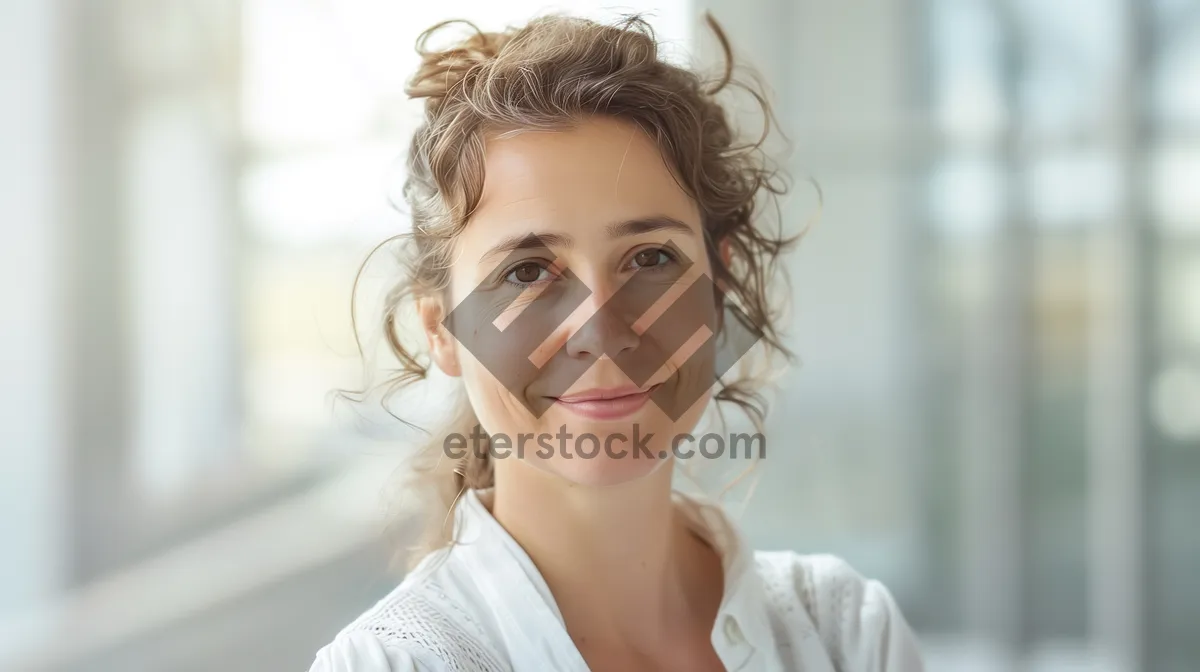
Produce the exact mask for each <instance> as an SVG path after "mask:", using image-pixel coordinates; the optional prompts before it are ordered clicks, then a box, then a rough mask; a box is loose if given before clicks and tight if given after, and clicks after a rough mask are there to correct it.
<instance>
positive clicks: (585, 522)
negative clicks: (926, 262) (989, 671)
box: [312, 17, 921, 672]
mask: <svg viewBox="0 0 1200 672" xmlns="http://www.w3.org/2000/svg"><path fill="white" fill-rule="evenodd" d="M709 23H710V26H711V27H712V28H713V30H714V32H715V33H716V35H717V37H718V38H719V41H720V42H721V44H722V46H723V47H724V50H725V55H726V63H727V66H726V69H725V72H724V74H723V76H722V77H721V78H720V79H719V80H718V81H717V82H715V83H714V84H713V85H707V84H706V83H705V82H704V81H702V80H701V78H700V77H699V76H697V75H696V74H695V73H692V72H690V71H688V70H686V69H682V68H679V67H675V66H672V65H670V64H667V63H666V62H664V61H663V60H662V59H661V58H660V55H659V53H658V50H657V48H656V44H655V41H654V39H653V34H652V32H651V31H650V29H649V28H648V26H647V25H646V24H645V23H644V22H642V21H641V20H640V19H636V18H632V19H628V20H625V21H623V22H622V23H620V24H617V25H601V24H598V23H595V22H591V21H587V20H581V19H572V18H564V17H544V18H540V19H537V20H534V21H533V22H531V23H529V24H528V25H526V26H524V27H522V28H520V29H513V30H509V31H507V32H503V33H482V32H478V31H476V32H475V33H474V34H472V35H471V36H470V37H468V38H466V39H465V41H462V42H461V43H459V44H457V45H455V46H453V47H452V48H448V49H444V50H435V49H430V48H428V47H427V45H428V38H429V36H430V35H431V34H433V33H434V32H435V31H436V30H438V29H440V28H441V27H442V26H441V25H439V26H435V27H434V28H433V29H431V30H430V31H427V32H426V34H425V35H424V36H423V37H422V40H421V41H420V42H419V43H418V51H420V53H421V54H422V57H423V62H422V65H421V67H420V69H419V71H418V72H417V74H416V75H415V77H414V78H413V80H412V82H411V84H410V89H409V92H410V95H412V96H414V97H418V98H424V99H425V101H426V102H425V105H426V108H425V109H426V113H425V123H424V125H423V126H422V127H421V128H420V129H419V130H418V131H417V133H416V137H415V138H414V142H413V145H412V149H411V152H410V156H409V177H408V182H407V183H406V190H405V196H406V200H407V202H408V205H409V206H410V207H411V210H412V217H413V225H414V226H413V232H412V234H411V236H407V237H406V242H407V243H408V245H409V246H408V248H407V249H408V251H409V252H410V253H411V256H410V257H409V258H408V260H409V262H410V263H409V266H408V271H407V274H406V277H405V278H403V279H402V282H401V284H400V286H399V287H398V288H397V291H394V292H392V294H391V295H390V298H389V305H388V309H387V311H386V314H385V321H384V322H385V327H386V333H387V335H388V341H389V343H390V345H391V347H392V348H393V350H394V351H395V353H396V354H397V355H398V357H399V359H400V361H401V363H402V364H403V366H404V370H403V371H402V374H401V378H400V379H399V381H398V382H399V383H402V384H403V383H407V382H411V381H412V380H416V379H420V378H423V377H424V376H425V374H426V372H427V371H428V369H427V367H428V366H434V365H436V366H437V367H438V368H439V369H440V370H441V371H442V372H444V373H445V374H447V375H449V376H452V377H456V378H459V379H461V383H462V390H463V393H464V394H463V397H464V398H463V400H462V403H461V407H460V409H459V412H458V414H457V415H456V416H455V421H454V424H453V425H452V426H451V427H449V428H447V430H446V431H445V432H443V433H441V434H435V435H434V438H435V439H436V441H435V442H434V444H433V445H431V446H430V447H429V448H428V449H427V452H426V459H427V464H426V467H425V468H423V469H421V470H420V471H419V474H420V476H419V478H420V479H423V480H422V481H421V482H422V483H423V484H425V485H428V486H431V487H432V489H433V490H434V491H436V492H437V493H438V494H439V497H437V498H434V500H432V501H434V502H436V504H437V505H436V506H434V507H433V514H434V518H433V521H432V523H431V526H430V532H431V535H432V536H431V537H430V540H429V541H430V544H429V545H428V547H427V548H426V549H425V550H424V551H422V552H421V553H419V554H417V555H416V556H415V558H416V563H415V567H414V568H413V569H412V571H410V572H409V574H408V576H407V577H406V578H405V579H404V581H403V583H402V584H401V585H400V586H399V587H398V588H396V589H395V590H394V591H393V592H392V593H391V594H390V595H388V596H387V597H386V598H384V599H383V600H381V601H380V602H379V603H378V604H377V605H376V606H374V607H373V608H372V609H370V610H368V611H367V612H366V613H365V614H363V615H362V616H361V617H360V618H359V619H357V620H356V621H355V622H354V623H352V624H351V625H349V626H348V627H346V628H345V629H344V630H343V631H342V632H341V633H339V634H338V635H337V637H336V638H335V639H334V640H333V641H332V642H331V643H329V644H328V645H327V646H325V647H324V648H322V649H321V650H320V652H318V654H317V656H316V661H315V663H314V665H313V668H312V669H313V670H318V671H324V672H334V671H339V672H342V671H345V672H349V671H351V670H355V671H360V672H366V671H384V670H391V671H408V670H488V671H491V670H520V671H526V670H529V671H534V672H542V671H545V670H567V671H575V670H580V671H582V670H596V671H601V670H617V671H620V672H629V671H637V670H679V671H681V672H682V671H687V672H696V671H702V672H703V671H709V670H714V671H715V670H806V671H822V670H844V671H849V670H888V671H890V672H900V671H909V670H919V669H921V661H920V657H919V655H918V651H917V646H916V642H915V639H914V637H913V635H912V633H911V631H910V629H909V627H908V625H907V624H906V623H905V620H904V618H903V616H902V615H901V614H900V612H899V611H898V609H897V608H896V605H895V603H894V601H893V599H892V597H891V596H890V594H889V593H888V591H887V590H886V589H885V588H884V587H883V586H882V585H880V584H879V583H877V582H875V581H871V580H867V579H865V578H863V577H862V576H860V575H859V574H857V573H856V572H855V571H854V570H853V569H851V568H850V567H849V566H847V564H846V563H844V562H842V561H841V560H839V559H837V558H835V557H832V556H824V555H821V556H801V555H797V554H795V553H790V552H758V553H755V552H754V551H752V550H750V549H749V548H747V546H746V542H745V540H744V539H743V537H742V536H741V533H740V532H739V530H738V529H737V527H736V526H735V525H734V524H733V523H732V521H731V520H730V519H729V518H728V517H727V516H726V514H725V513H724V512H723V510H722V509H721V507H720V505H718V504H717V503H715V502H713V501H710V500H707V499H703V498H699V497H691V496H685V495H683V494H682V493H679V492H676V491H674V490H673V488H672V474H673V471H674V469H675V466H676V463H677V462H678V458H679V457H681V456H684V455H690V454H695V450H694V448H693V447H691V444H690V443H689V441H690V440H692V439H694V438H695V437H693V436H692V432H693V431H694V430H695V428H696V427H697V425H698V424H699V422H700V420H701V417H702V416H703V415H704V414H705V412H706V410H708V409H710V407H712V406H715V405H716V404H719V403H724V402H732V403H734V404H735V405H737V406H739V407H741V408H743V409H744V410H747V411H749V412H750V416H751V417H752V418H754V419H755V420H756V421H759V422H760V421H761V417H762V412H763V410H764V409H763V408H762V404H761V400H760V397H759V396H758V395H757V394H756V391H755V388H756V381H757V382H759V383H761V376H756V375H754V374H753V372H752V371H751V372H749V373H747V372H748V371H750V369H748V368H747V366H746V364H747V362H750V361H753V360H751V359H750V358H744V360H745V361H738V360H739V359H742V358H740V355H742V354H744V352H745V350H746V349H747V347H748V346H749V345H750V344H755V343H756V344H757V350H758V351H759V353H760V354H765V355H767V356H768V361H769V356H770V355H773V354H782V355H784V356H785V357H786V356H788V355H789V353H788V352H787V351H786V349H784V348H783V346H782V344H781V342H780V340H779V337H778V334H777V331H776V329H775V322H776V321H777V319H778V312H777V311H776V310H774V309H773V308H772V304H771V302H770V301H769V300H768V295H769V292H768V290H770V289H771V288H772V287H773V283H774V280H773V278H774V277H775V273H774V271H775V268H776V267H775V262H776V261H777V259H778V257H779V255H780V253H781V252H782V251H783V250H784V249H785V248H786V247H787V246H788V244H789V243H791V242H792V241H793V239H790V238H785V237H782V236H779V235H772V234H771V233H769V232H767V231H766V230H765V227H764V226H763V224H762V217H761V216H759V214H758V213H759V212H760V211H761V205H762V204H763V201H764V200H769V199H771V198H773V197H775V196H777V195H778V194H780V193H782V192H783V189H782V188H781V187H780V186H779V185H778V184H777V182H776V180H775V174H774V173H773V172H771V171H770V170H768V168H767V167H766V165H765V159H764V158H763V152H762V151H761V144H762V142H761V139H760V141H759V142H758V143H752V144H749V145H741V144H738V143H737V141H736V139H735V138H734V134H733V133H732V131H731V125H730V122H729V119H728V118H727V116H726V112H725V110H724V109H723V108H722V107H721V105H720V104H718V103H717V101H716V100H715V98H714V94H716V93H717V92H718V91H720V90H722V89H723V88H725V87H727V86H728V85H729V84H730V83H731V81H732V80H731V76H730V75H731V73H732V66H731V65H729V63H730V60H729V57H730V50H729V47H728V45H727V43H726V41H725V38H724V36H723V34H722V33H721V31H720V29H719V27H718V26H717V25H716V24H715V23H714V22H712V21H711V19H710V20H709ZM443 25H445V24H443ZM747 90H749V89H747ZM756 98H757V100H759V101H760V102H761V101H762V98H761V96H756ZM766 116H767V119H768V120H769V119H770V115H769V113H768V114H767V115H766ZM408 299H413V303H414V305H415V306H416V314H417V315H418V316H419V318H420V324H421V326H422V327H423V331H424V334H425V336H426V339H427V346H428V351H427V353H423V354H427V355H428V358H429V360H431V361H429V363H428V364H426V360H423V359H422V356H418V355H417V354H416V353H414V352H411V351H410V350H409V349H407V348H406V346H405V344H404V343H402V341H401V339H399V338H398V337H396V336H395V335H394V334H395V328H396V324H395V320H396V317H395V316H396V315H397V314H398V310H399V308H400V306H401V305H402V303H404V302H405V301H406V300H408ZM714 334H715V336H716V337H712V338H710V336H712V335H714ZM734 361H738V364H739V368H738V369H737V370H738V371H740V372H741V373H742V375H741V376H734V375H732V374H733V372H732V371H731V370H730V364H732V363H733V362H734ZM759 361H762V360H759ZM714 381H715V383H714ZM709 448H710V450H711V448H712V447H711V446H709Z"/></svg>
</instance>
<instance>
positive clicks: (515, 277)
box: [504, 262, 550, 285]
mask: <svg viewBox="0 0 1200 672" xmlns="http://www.w3.org/2000/svg"><path fill="white" fill-rule="evenodd" d="M549 277H550V271H549V270H547V269H546V268H545V267H544V266H542V265H541V264H535V263H533V262H527V263H524V264H521V265H520V266H517V267H516V268H514V269H512V270H511V271H509V272H508V275H506V276H504V279H505V280H506V281H507V282H511V283H513V284H514V285H532V284H533V283H535V282H541V281H544V280H548V279H549Z"/></svg>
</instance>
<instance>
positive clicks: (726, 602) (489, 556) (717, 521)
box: [455, 490, 778, 670]
mask: <svg viewBox="0 0 1200 672" xmlns="http://www.w3.org/2000/svg"><path fill="white" fill-rule="evenodd" d="M674 495H675V501H676V503H677V505H678V506H679V510H680V512H681V513H683V514H684V515H685V517H686V518H687V520H688V522H689V524H690V525H691V527H692V529H693V530H695V531H696V532H698V533H699V534H701V535H703V536H704V538H705V539H707V540H708V541H709V543H710V544H712V546H713V548H714V549H715V550H716V551H717V552H718V554H719V555H720V556H721V563H722V566H723V568H724V571H725V582H724V595H723V596H722V598H721V606H720V608H719V610H718V613H717V619H716V622H715V623H714V624H713V633H712V642H713V646H714V647H715V648H716V651H717V654H718V655H719V656H720V657H721V660H722V662H723V663H724V664H725V667H726V669H729V670H738V669H742V668H743V667H745V666H746V665H748V664H749V663H750V662H751V661H752V660H754V659H755V658H756V657H766V658H768V659H770V664H767V662H768V661H767V660H764V659H763V658H759V659H758V660H756V661H755V665H754V668H755V669H775V668H776V666H777V665H778V663H777V661H775V660H774V657H775V656H776V655H777V654H776V646H775V641H774V637H773V635H772V631H771V624H770V619H769V617H768V614H767V605H766V598H765V594H764V590H763V585H762V581H761V579H760V577H759V575H758V571H757V568H756V565H755V561H754V554H753V552H752V551H751V550H750V548H749V546H748V545H747V543H746V540H745V538H744V537H743V535H742V533H741V531H740V530H739V529H738V527H737V526H736V525H735V524H734V523H733V521H732V520H730V518H729V516H728V515H727V514H726V512H725V510H724V509H723V507H722V506H721V505H720V504H719V503H717V502H714V501H711V500H706V499H702V498H699V497H696V496H692V495H685V494H683V493H681V492H675V493H674ZM456 516H457V517H456V522H455V525H456V530H457V532H458V540H459V541H458V543H457V544H456V545H455V549H457V552H459V553H461V555H460V557H461V558H462V560H463V561H464V562H466V563H468V564H469V565H470V571H471V573H472V575H474V576H476V577H487V580H484V581H480V582H479V585H480V589H481V590H483V591H485V592H486V593H489V595H488V598H489V602H490V603H491V604H492V605H493V609H496V610H507V611H509V612H511V613H512V614H513V617H512V618H500V619H498V622H499V623H500V627H501V628H503V629H505V630H506V632H505V639H506V640H508V641H512V642H522V643H523V644H524V645H525V646H526V647H528V649H527V651H526V652H525V653H523V654H519V655H520V656H521V658H522V661H523V662H526V663H530V664H532V663H535V662H539V661H540V662H541V663H543V664H551V665H553V666H554V669H560V670H586V669H587V666H586V663H584V661H583V658H582V656H581V655H580V654H579V652H578V650H577V649H576V648H575V646H574V642H572V641H571V639H570V635H569V634H568V633H567V631H566V627H565V624H564V620H563V617H562V613H561V612H560V611H559V609H558V605H557V603H556V601H555V599H554V597H553V595H552V594H551V592H550V589H549V586H547V584H546V582H545V580H544V579H543V578H542V576H541V574H540V573H539V572H538V570H537V568H536V566H535V565H534V564H533V562H532V560H531V559H530V558H529V556H528V555H527V554H526V553H525V550H524V549H523V548H521V546H520V545H519V544H518V543H517V542H516V540H515V539H513V538H512V536H511V535H509V534H508V531H507V530H505V529H504V528H503V527H502V526H501V525H500V523H499V522H497V521H496V519H495V518H493V517H492V515H491V512H490V511H488V509H487V507H486V506H485V505H484V504H483V502H482V501H481V500H480V498H479V495H478V493H477V492H476V491H475V490H467V491H466V492H464V493H463V495H462V498H461V500H460V502H459V505H458V506H457V507H456ZM531 616H532V617H534V618H537V617H538V616H545V617H546V618H552V619H554V620H555V621H557V622H558V623H559V624H560V625H562V626H563V627H561V628H557V629H555V628H538V629H537V630H535V631H531V630H530V629H529V628H524V627H521V623H522V622H528V621H529V619H530V617H531ZM538 620H541V619H538ZM526 655H528V657H526ZM513 662H514V663H518V661H517V660H514V661H513ZM517 669H523V668H521V667H520V666H519V665H518V666H517Z"/></svg>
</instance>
